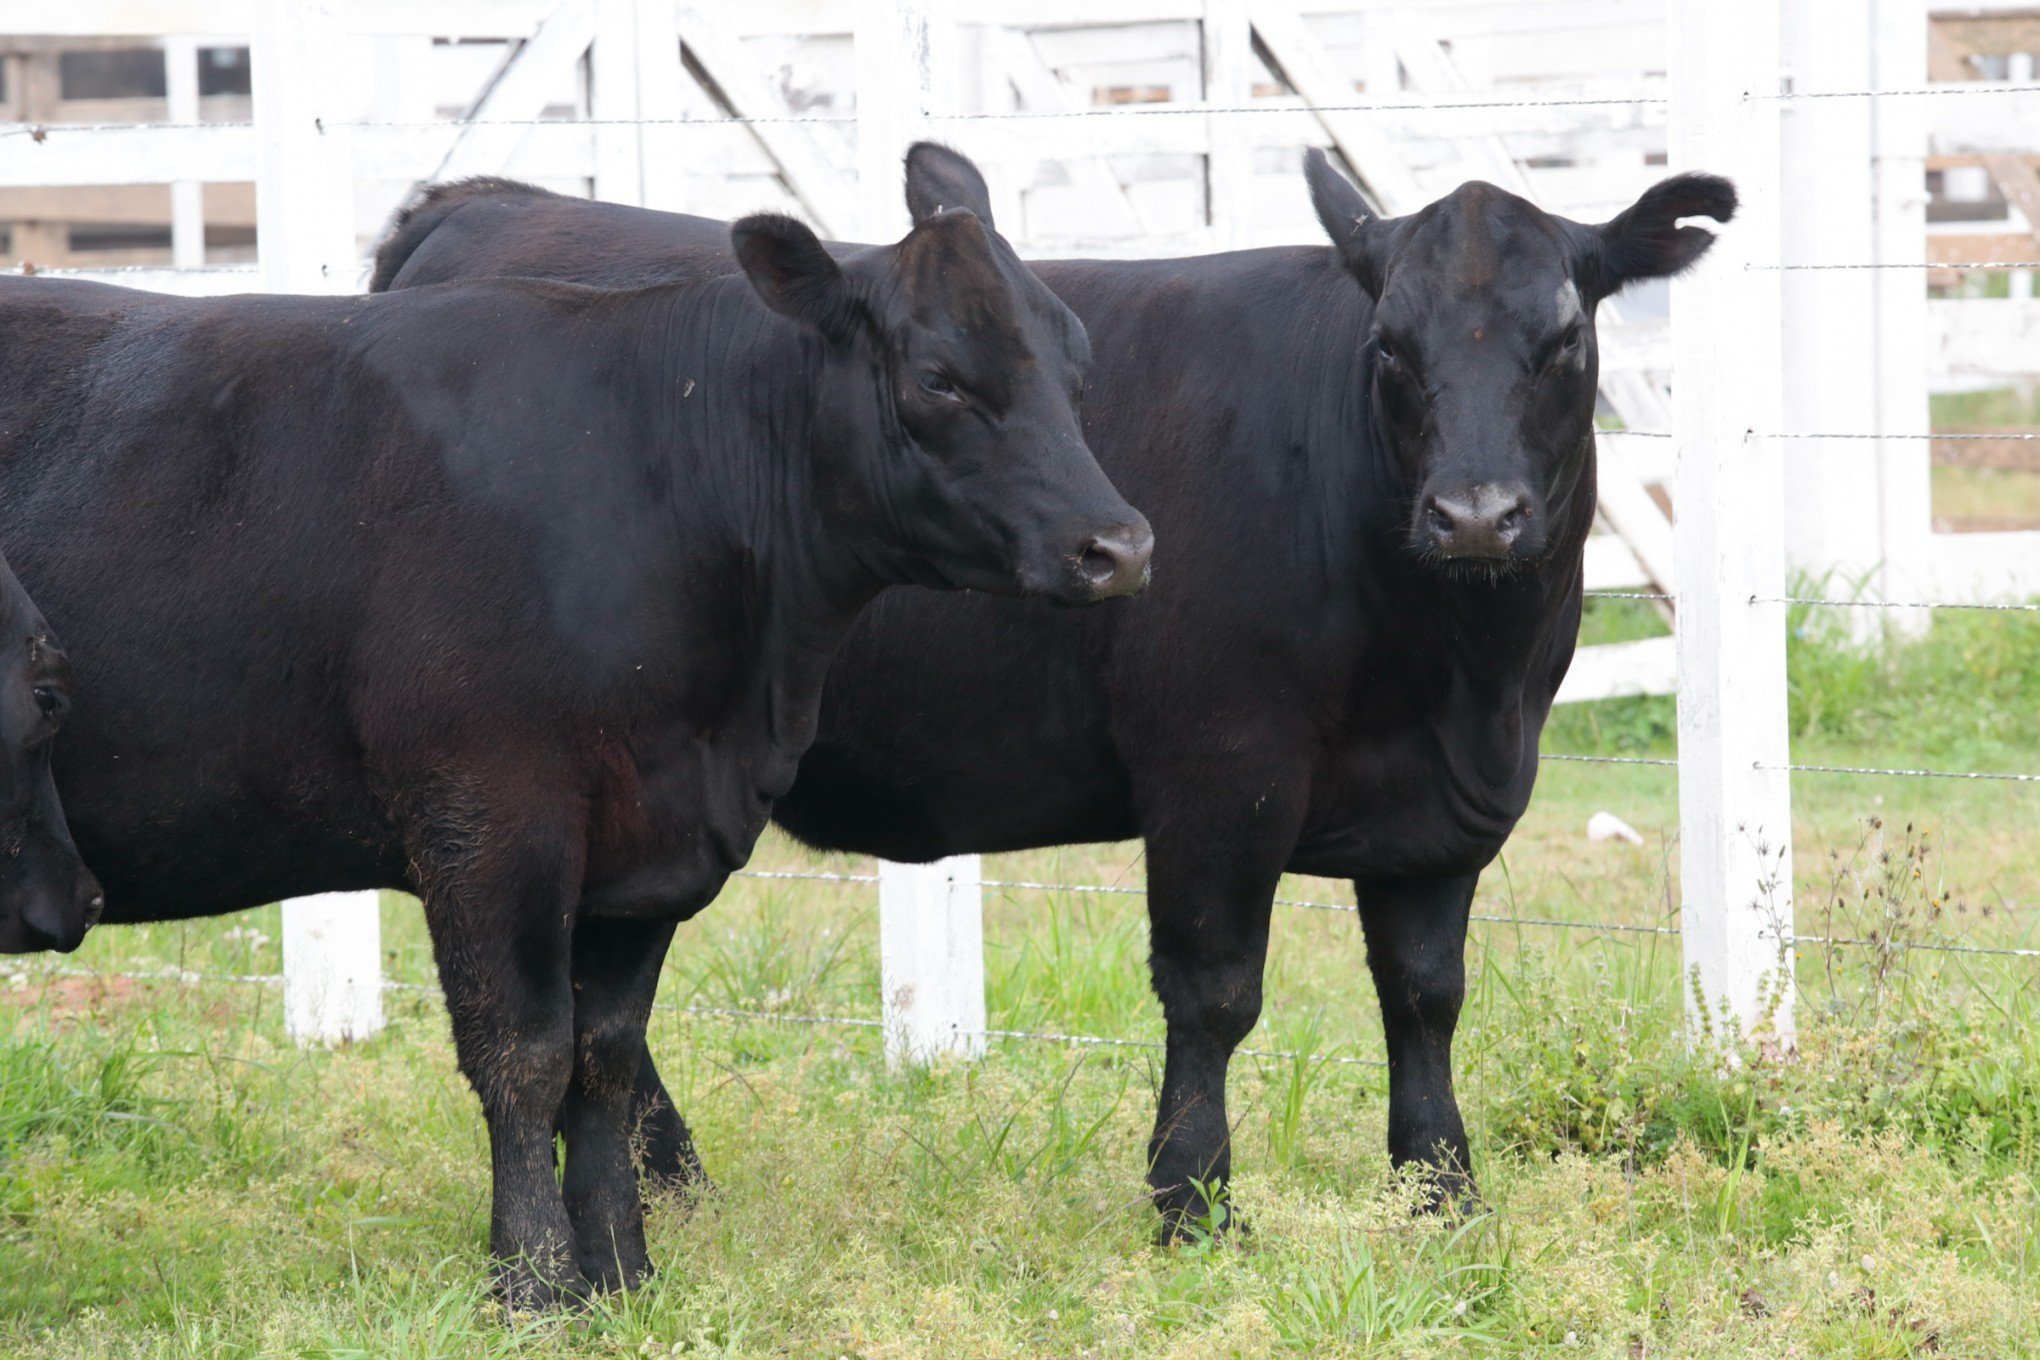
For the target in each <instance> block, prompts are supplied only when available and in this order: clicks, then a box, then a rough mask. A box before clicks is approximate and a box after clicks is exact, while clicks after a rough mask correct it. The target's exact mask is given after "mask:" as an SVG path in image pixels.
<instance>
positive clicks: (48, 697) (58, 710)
mask: <svg viewBox="0 0 2040 1360" xmlns="http://www.w3.org/2000/svg"><path fill="white" fill-rule="evenodd" d="M35 706H36V707H37V708H39V709H41V710H42V714H43V716H44V717H45V718H50V719H56V718H61V717H63V716H64V713H65V711H66V710H67V709H69V708H70V707H71V698H70V696H69V695H67V694H65V693H64V692H63V691H62V690H60V689H58V688H57V687H56V686H55V685H37V686H36V687H35Z"/></svg>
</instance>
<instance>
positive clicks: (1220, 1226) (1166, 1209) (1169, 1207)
mask: <svg viewBox="0 0 2040 1360" xmlns="http://www.w3.org/2000/svg"><path fill="white" fill-rule="evenodd" d="M1155 1208H1156V1210H1157V1211H1158V1212H1159V1213H1160V1215H1161V1223H1160V1224H1159V1226H1158V1227H1157V1228H1156V1230H1155V1240H1156V1241H1157V1242H1159V1243H1160V1244H1161V1245H1162V1246H1165V1247H1195V1246H1203V1245H1204V1244H1206V1243H1209V1242H1215V1241H1218V1240H1220V1239H1222V1238H1226V1237H1244V1236H1245V1235H1246V1234H1247V1232H1248V1228H1247V1225H1246V1222H1245V1221H1244V1220H1243V1219H1242V1218H1241V1217H1240V1215H1239V1212H1238V1210H1236V1209H1235V1208H1234V1207H1233V1202H1232V1193H1231V1191H1230V1190H1229V1188H1228V1187H1226V1186H1224V1185H1219V1184H1209V1183H1199V1182H1191V1183H1189V1184H1186V1185H1170V1186H1162V1187H1158V1188H1157V1189H1156V1190H1155Z"/></svg>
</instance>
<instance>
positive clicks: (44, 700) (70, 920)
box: [0, 562, 106, 954]
mask: <svg viewBox="0 0 2040 1360" xmlns="http://www.w3.org/2000/svg"><path fill="white" fill-rule="evenodd" d="M70 706H71V663H70V662H69V661H67V660H65V658H64V653H63V650H62V649H61V648H59V647H58V646H57V644H56V642H55V640H54V639H52V638H51V637H50V630H49V625H47V624H45V623H44V622H43V618H42V615H41V614H40V613H39V612H38V611H37V610H36V607H35V605H34V604H33V603H32V602H31V601H30V600H29V598H28V593H27V592H26V591H24V590H23V589H22V588H21V583H20V582H19V581H17V580H15V579H14V573H13V572H12V571H9V570H8V569H7V565H6V563H5V562H0V953H5V954H22V953H27V952H28V951H30V950H34V949H61V950H64V951H66V952H68V951H70V950H73V949H76V948H77V947H78V942H79V941H80V940H82V939H84V938H85V932H86V931H87V930H90V929H91V928H92V925H93V923H94V922H95V921H97V920H98V919H99V913H100V910H101V909H102V908H103V907H104V906H105V905H106V899H105V898H104V896H102V895H101V893H100V890H99V880H98V879H96V878H94V877H93V876H92V871H91V870H89V869H87V868H86V867H85V865H84V863H83V862H82V861H81V860H79V858H78V847H77V846H75V845H73V844H71V828H70V827H69V826H67V825H65V822H64V808H63V805H62V804H61V803H59V802H58V801H57V786H56V784H55V783H54V782H52V780H51V779H50V743H51V742H52V741H54V740H55V739H56V735H57V728H58V727H60V726H61V725H62V724H63V721H64V713H65V711H66V710H67V709H69V708H70Z"/></svg>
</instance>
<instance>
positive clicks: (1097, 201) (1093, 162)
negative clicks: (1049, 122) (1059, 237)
mask: <svg viewBox="0 0 2040 1360" xmlns="http://www.w3.org/2000/svg"><path fill="white" fill-rule="evenodd" d="M985 41H986V43H987V45H988V47H989V50H990V54H991V56H992V59H993V60H994V61H996V62H998V63H999V64H1000V73H1001V74H1002V75H1003V76H1004V77H1005V78H1006V79H1007V80H1009V81H1011V82H1012V85H1013V88H1014V89H1015V90H1016V91H1017V92H1018V93H1019V95H1020V100H1021V107H1022V108H1023V109H1026V110H1027V111H1029V112H1035V113H1048V112H1053V111H1056V110H1066V111H1070V112H1074V111H1075V110H1076V109H1077V108H1079V107H1081V104H1080V102H1079V101H1078V100H1077V98H1076V97H1075V93H1074V91H1072V90H1071V89H1070V88H1069V87H1068V86H1067V85H1065V84H1064V83H1063V82H1062V81H1059V80H1057V79H1056V77H1055V73H1054V72H1053V71H1051V70H1050V69H1049V66H1048V63H1047V62H1046V61H1044V60H1043V59H1042V56H1041V53H1040V52H1039V51H1038V50H1037V49H1036V47H1035V45H1034V42H1033V41H1032V39H1030V38H1029V37H1028V36H1027V35H1026V34H1024V33H1021V32H1019V31H1018V30H1015V29H991V30H988V31H987V33H986V35H985ZM1094 121H1095V120H1094ZM1205 135H1206V136H1207V137H1209V136H1210V135H1211V129H1210V128H1206V129H1205ZM1057 159H1058V161H1059V162H1060V164H1061V165H1062V167H1063V169H1064V170H1065V171H1067V172H1068V174H1069V176H1070V182H1071V187H1072V188H1073V189H1074V190H1075V191H1076V192H1077V193H1078V194H1080V195H1081V196H1082V197H1083V199H1084V203H1085V208H1086V213H1087V216H1088V215H1089V214H1091V213H1095V214H1096V216H1095V218H1091V221H1092V224H1093V229H1094V230H1095V231H1096V233H1097V234H1098V235H1099V236H1105V237H1114V236H1124V237H1133V236H1138V235H1140V233H1141V229H1142V223H1141V220H1140V214H1139V213H1138V212H1137V211H1135V209H1134V206H1133V200H1132V199H1130V198H1128V197H1127V196H1126V189H1125V186H1123V185H1121V184H1120V182H1119V179H1118V177H1117V176H1116V175H1114V174H1113V173H1112V168H1111V167H1110V166H1108V165H1107V164H1106V163H1105V160H1104V158H1103V157H1101V156H1088V155H1085V156H1068V157H1058V158H1057ZM1011 225H1012V226H1013V227H1017V226H1018V225H1019V224H1017V223H1015V224H1011Z"/></svg>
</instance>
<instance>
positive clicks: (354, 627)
mask: <svg viewBox="0 0 2040 1360" xmlns="http://www.w3.org/2000/svg"><path fill="white" fill-rule="evenodd" d="M918 189H919V186H917V192H916V195H915V197H916V201H919V192H918ZM951 202H952V203H954V200H952V201H951ZM970 206H971V205H960V206H956V207H953V208H952V210H948V211H941V212H934V211H924V212H917V213H916V214H915V222H914V226H913V230H912V231H911V232H910V233H909V234H908V235H907V237H906V238H905V239H904V240H902V241H900V242H899V243H897V244H895V245H890V246H885V247H882V248H872V249H866V250H860V251H855V252H851V253H849V254H847V255H846V256H845V257H843V258H842V260H841V262H840V263H839V262H838V261H837V260H836V259H834V258H831V256H830V255H829V254H828V253H827V252H825V251H824V250H823V249H822V247H821V245H820V243H819V242H817V241H816V239H815V237H814V235H813V233H811V232H810V231H808V230H807V229H806V228H805V227H802V226H800V225H799V224H798V223H796V222H794V221H792V220H790V219H787V218H781V217H772V216H766V217H754V218H747V219H745V220H744V221H741V222H739V223H737V224H736V226H735V228H734V230H733V231H731V232H730V234H729V244H728V246H725V245H724V243H723V242H722V241H720V240H719V241H718V242H716V243H715V245H714V247H713V253H715V254H716V255H717V257H718V259H719V260H720V259H721V258H723V257H724V252H725V251H726V250H729V249H733V250H734V254H735V258H736V260H737V262H738V265H739V270H738V272H736V273H733V274H732V273H727V272H726V271H724V270H723V269H722V268H721V266H720V264H719V265H718V268H717V270H716V271H713V272H714V273H716V274H718V275H724V276H721V277H707V274H708V273H709V272H710V271H701V270H697V271H695V273H696V274H697V275H700V276H702V281H699V282H694V283H681V284H663V285H659V286H653V287H646V288H642V289H635V290H628V291H605V290H599V289H593V288H585V287H580V286H576V285H571V284H563V283H548V282H536V281H531V280H514V281H491V282H481V283H466V284H456V285H450V286H448V287H444V288H432V289H419V290H415V291H407V292H404V293H402V294H397V295H392V296H387V297H366V298H292V297H241V298H224V299H213V300H187V299H180V298H168V297H159V296H153V295H150V294H146V293H136V292H130V291H127V290H124V289H114V288H105V287H100V286H96V285H90V284H84V283H78V282H73V281H51V280H38V279H25V280H14V279H10V280H0V535H4V537H5V541H6V542H7V543H8V544H9V546H10V548H11V549H12V550H13V552H14V554H15V560H16V563H17V566H18V567H19V569H20V571H21V575H22V579H23V581H24V582H26V583H28V584H29V585H30V588H31V589H33V590H35V591H37V592H38V597H39V599H40V600H41V602H42V604H43V606H44V608H46V609H47V610H48V611H49V614H50V617H51V618H52V619H53V620H55V621H56V622H57V624H58V625H59V626H60V627H61V628H62V629H63V630H64V635H65V637H66V638H67V639H69V641H70V643H71V645H72V647H73V648H74V649H75V650H76V652H77V653H78V655H79V656H81V657H89V658H90V664H89V665H88V666H86V667H85V669H84V672H83V673H84V675H85V677H86V678H87V680H88V682H89V683H87V684H85V685H84V686H83V687H82V688H81V692H80V704H79V708H78V714H77V717H78V719H79V721H78V722H76V723H75V724H74V730H73V731H72V732H71V733H69V734H68V735H67V739H66V741H65V743H64V745H63V747H62V748H61V750H60V751H59V753H58V763H57V775H58V782H59V785H60V787H62V788H63V789H64V791H65V795H66V798H67V801H68V809H69V811H70V813H71V819H72V825H73V827H74V828H75V829H76V832H77V836H78V841H79V844H80V845H81V846H82V847H84V849H85V850H86V852H87V858H88V859H90V860H92V861H93V862H94V864H95V867H96V868H97V869H98V871H99V872H100V874H101V875H102V877H103V878H104V880H105V883H106V888H107V910H106V915H107V919H109V920H112V921H138V920H156V919H166V918H175V917H187V916H198V915H206V914H211V913H217V912H226V911H233V910H237V909H240V908H244V907H249V906H254V905H256V904H259V903H263V902H271V901H275V900H276V899H278V898H284V897H292V896H298V895H302V894H306V893H313V892H324V891H337V890H347V889H360V888H374V887H403V888H407V889H409V890H411V891H413V892H416V893H417V894H418V895H419V896H420V897H422V898H423V899H424V902H425V913H426V919H427V921H428V923H429V926H430V929H431V933H432V941H433V948H434V952H435V954H436V957H437V959H438V963H439V971H440V977H441V980H442V982H443V984H444V986H445V990H446V999H447V1008H448V1010H449V1012H450V1013H451V1017H452V1021H453V1032H454V1040H455V1044H456V1047H457V1049H458V1052H459V1058H460V1065H461V1070H462V1071H463V1072H464V1073H465V1074H466V1075H467V1077H468V1079H469V1081H470V1082H471V1083H472V1084H473V1085H474V1087H475V1090H476V1092H477V1093H478V1094H479V1096H480V1097H481V1102H482V1108H483V1111H484V1114H485V1116H486V1118H487V1121H488V1128H489V1141H490V1148H491V1157H492V1167H493V1172H494V1200H493V1210H492V1213H491V1219H490V1247H491V1250H492V1251H493V1253H494V1255H495V1257H496V1258H497V1260H498V1261H499V1262H500V1265H499V1268H498V1269H499V1280H500V1282H501V1285H502V1287H503V1289H504V1292H505V1293H506V1295H507V1296H508V1297H509V1298H510V1299H511V1300H512V1301H513V1302H514V1303H519V1304H527V1305H533V1306H539V1305H547V1304H551V1303H553V1302H556V1301H557V1300H559V1299H560V1298H561V1296H562V1295H566V1294H578V1293H581V1292H583V1291H585V1290H586V1289H588V1288H589V1287H590V1286H591V1285H594V1286H613V1285H628V1284H631V1283H633V1282H635V1281H637V1280H639V1279H641V1278H642V1277H643V1276H644V1274H645V1273H646V1272H647V1271H648V1270H649V1269H650V1263H649V1261H648V1260H647V1258H646V1255H645V1248H644V1235H643V1222H642V1213H641V1210H640V1207H639V1205H640V1201H639V1193H638V1185H637V1180H636V1176H635V1173H634V1169H633V1166H632V1163H631V1149H630V1131H629V1128H628V1126H627V1124H626V1114H627V1112H628V1108H629V1104H630V1100H631V1093H632V1083H633V1079H634V1078H635V1077H636V1075H637V1071H638V1066H639V1062H640V1058H641V1055H642V1054H643V1052H644V1048H645V1041H644V1025H645V1020H646V1015H647V1012H648V1010H649V1008H650V1005H651V1001H652V995H653V989H654V986H655V983H656V979H657V976H658V971H659V964H660V961H661V960H662V959H663V957H664V956H665V952H666V947H667V944H668V941H669V940H670V938H671V936H672V932H673V928H674V924H675V923H676V922H677V921H679V920H682V919H685V918H686V917H688V916H690V915H692V914H693V913H695V912H697V911H699V910H700V909H701V908H702V907H704V906H706V905H707V904H708V902H709V901H710V900H711V899H712V898H714V896H715V895H716V893H717V891H718V890H719V889H720V888H721V886H722V884H723V882H724V879H725V878H726V877H727V875H728V874H729V873H730V872H731V871H732V870H734V869H736V868H738V867H740V866H741V865H743V863H744V862H745V859H746V858H747V856H748V855H749V854H750V852H751V848H752V844H753V842H754V840H755V838H756V837H757V835H758V833H759V832H760V830H761V829H762V828H763V827H764V825H765V822H766V821H767V819H768V818H769V816H770V814H771V811H772V804H773V801H774V800H775V799H776V798H778V797H779V796H780V795H781V794H782V793H784V792H785V790H786V789H787V788H788V786H789V785H791V783H792V782H793V776H794V770H795V765H796V762H797V760H798V759H799V757H800V755H801V753H802V752H803V751H804V750H805V749H806V747H807V746H808V744H809V742H810V741H811V740H812V739H813V736H814V731H815V724H816V719H817V709H818V707H819V704H820V698H821V686H822V680H823V677H824V676H825V675H826V673H827V671H828V668H829V664H830V662H831V660H832V659H833V657H834V655H835V651H836V648H837V646H838V645H839V643H840V642H841V640H842V639H843V637H844V636H845V634H847V633H848V632H849V630H850V627H851V625H852V623H853V622H854V621H855V619H856V616H857V614H858V612H859V611H860V610H861V609H863V608H864V607H865V606H866V605H867V604H868V603H870V602H871V601H872V600H873V599H874V598H875V597H877V596H878V595H879V593H880V591H881V589H882V588H883V587H885V586H887V585H889V584H897V583H904V582H915V583H919V584H923V585H933V586H941V587H945V588H953V587H963V586H969V587H974V588H978V589H982V590H988V591H995V592H1000V593H1004V594H1010V595H1022V594H1025V595H1030V596H1034V597H1038V598H1040V599H1043V600H1047V601H1052V602H1055V603H1058V604H1078V603H1087V602H1090V601H1094V600H1098V599H1102V598H1106V597H1110V596H1115V595H1123V594H1127V593H1129V592H1132V591H1134V590H1137V589H1138V588H1139V587H1140V586H1141V584H1142V583H1143V581H1144V580H1145V577H1146V572H1147V557H1148V553H1149V550H1150V545H1151V538H1150V534H1149V531H1148V527H1147V524H1146V522H1145V521H1144V520H1143V519H1142V518H1141V516H1140V515H1139V514H1138V513H1136V512H1135V511H1134V510H1133V509H1132V508H1131V507H1129V506H1128V505H1127V503H1126V502H1125V501H1124V500H1122V499H1121V498H1120V496H1119V495H1118V493H1117V492H1116V491H1114V490H1113V488H1112V486H1111V484H1110V483H1109V482H1107V481H1106V479H1105V477H1104V475H1103V474H1102V473H1101V472H1100V471H1099V469H1098V466H1097V464H1096V463H1095V462H1094V461H1093V459H1092V457H1091V454H1090V452H1089V451H1088V450H1087V449H1086V447H1085V445H1084V441H1083V436H1082V433H1081V431H1080V429H1079V426H1078V421H1077V416H1076V412H1075V410H1074V409H1073V406H1072V401H1073V398H1074V394H1075V392H1076V390H1077V388H1078V386H1079V384H1080V383H1081V381H1082V375H1083V370H1084V366H1085V363H1086V362H1087V358H1088V353H1087V347H1086V342H1085V337H1084V330H1083V327H1082V325H1081V324H1080V323H1079V322H1078V321H1077V320H1076V318H1075V317H1074V316H1073V315H1072V314H1071V313H1070V312H1069V310H1068V309H1067V308H1066V307H1064V306H1063V305H1062V304H1061V303H1060V302H1058V301H1057V300H1056V299H1055V297H1054V296H1053V295H1052V294H1050V293H1049V292H1048V291H1047V290H1046V289H1045V288H1043V287H1042V286H1041V284H1040V283H1039V282H1038V281H1037V280H1036V279H1035V278H1034V277H1033V275H1031V274H1030V273H1028V272H1027V270H1026V269H1025V268H1023V267H1022V266H1021V265H1020V263H1019V261H1018V259H1017V258H1016V257H1015V256H1014V254H1013V252H1012V250H1011V249H1010V248H1009V247H1008V246H1007V245H1006V243H1005V242H1004V241H1003V240H1002V239H1001V238H1000V237H999V236H998V235H997V234H996V233H995V232H994V231H993V230H992V226H991V221H990V217H989V215H988V214H987V213H984V212H982V211H980V212H972V211H970V210H969V209H970ZM686 254H687V252H686V251H684V250H679V251H675V252H674V257H675V259H676V260H677V261H680V262H682V263H683V264H684V261H685V257H686ZM556 1119H561V1120H563V1122H564V1124H565V1130H566V1142H567V1152H566V1168H565V1177H564V1185H562V1182H561V1181H560V1180H559V1179H556V1178H555V1174H554V1141H553V1135H554V1124H555V1120H556Z"/></svg>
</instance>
